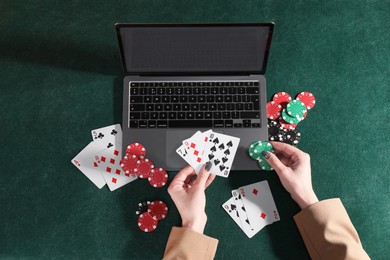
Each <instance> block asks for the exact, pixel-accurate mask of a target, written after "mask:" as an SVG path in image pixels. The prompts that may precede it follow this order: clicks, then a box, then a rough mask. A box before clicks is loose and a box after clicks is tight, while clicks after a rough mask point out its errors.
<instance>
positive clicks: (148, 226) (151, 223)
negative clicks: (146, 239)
mask: <svg viewBox="0 0 390 260" xmlns="http://www.w3.org/2000/svg"><path fill="white" fill-rule="evenodd" d="M157 224H158V220H157V219H154V218H153V217H152V216H151V215H150V214H149V213H148V212H144V213H142V214H141V215H139V217H138V227H139V229H141V230H142V231H144V232H152V231H154V230H155V229H156V228H157Z"/></svg>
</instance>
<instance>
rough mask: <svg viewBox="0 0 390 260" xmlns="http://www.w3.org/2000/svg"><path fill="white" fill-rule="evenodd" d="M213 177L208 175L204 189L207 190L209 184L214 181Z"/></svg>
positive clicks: (213, 175)
mask: <svg viewBox="0 0 390 260" xmlns="http://www.w3.org/2000/svg"><path fill="white" fill-rule="evenodd" d="M215 176H216V175H215V174H212V173H211V174H210V175H209V177H208V179H207V181H206V185H205V189H207V188H208V187H209V186H210V184H211V183H212V182H213V181H214V179H215Z"/></svg>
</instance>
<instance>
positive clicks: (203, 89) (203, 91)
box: [202, 87, 210, 95]
mask: <svg viewBox="0 0 390 260" xmlns="http://www.w3.org/2000/svg"><path fill="white" fill-rule="evenodd" d="M209 93H210V88H208V87H204V88H202V94H206V95H208V94H209Z"/></svg>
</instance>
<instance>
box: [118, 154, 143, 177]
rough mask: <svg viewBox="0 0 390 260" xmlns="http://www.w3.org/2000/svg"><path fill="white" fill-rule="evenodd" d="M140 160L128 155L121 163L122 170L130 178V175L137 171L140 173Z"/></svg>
mask: <svg viewBox="0 0 390 260" xmlns="http://www.w3.org/2000/svg"><path fill="white" fill-rule="evenodd" d="M138 160H139V158H138V156H136V155H135V154H133V155H126V156H125V157H123V159H122V160H121V162H120V165H121V167H122V170H123V171H124V172H125V175H126V176H129V175H130V174H136V173H137V171H138V168H137V167H138V164H137V161H138Z"/></svg>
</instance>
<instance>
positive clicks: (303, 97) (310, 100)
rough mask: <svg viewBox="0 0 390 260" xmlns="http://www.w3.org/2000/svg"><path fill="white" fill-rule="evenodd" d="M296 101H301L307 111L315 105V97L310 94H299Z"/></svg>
mask: <svg viewBox="0 0 390 260" xmlns="http://www.w3.org/2000/svg"><path fill="white" fill-rule="evenodd" d="M296 99H298V100H300V101H302V102H303V104H305V106H306V108H307V110H310V109H312V108H313V107H314V106H315V104H316V97H315V96H314V95H313V94H312V93H310V92H301V93H299V94H298V95H297V97H296Z"/></svg>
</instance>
